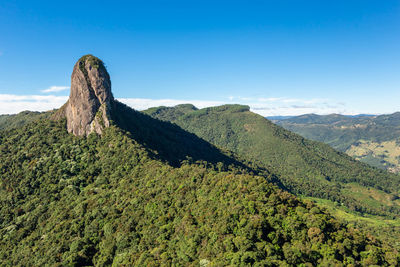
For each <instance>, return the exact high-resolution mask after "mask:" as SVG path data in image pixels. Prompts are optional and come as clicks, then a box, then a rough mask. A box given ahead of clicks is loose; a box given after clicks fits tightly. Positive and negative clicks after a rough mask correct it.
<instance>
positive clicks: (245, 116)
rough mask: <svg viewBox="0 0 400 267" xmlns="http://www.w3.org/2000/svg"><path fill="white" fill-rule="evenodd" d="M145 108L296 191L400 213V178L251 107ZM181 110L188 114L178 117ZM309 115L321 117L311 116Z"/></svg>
mask: <svg viewBox="0 0 400 267" xmlns="http://www.w3.org/2000/svg"><path fill="white" fill-rule="evenodd" d="M144 112H145V113H146V114H149V115H151V116H153V117H155V118H159V119H162V120H168V121H171V122H173V123H175V124H177V125H179V126H181V127H182V128H183V129H185V130H187V131H189V132H192V133H194V134H196V135H197V136H199V137H201V138H203V139H204V140H206V141H209V142H210V143H213V144H214V145H217V146H218V147H222V148H226V149H229V150H232V151H234V152H236V153H237V154H238V155H241V156H243V157H246V158H248V159H250V160H252V161H254V162H256V163H257V164H258V165H259V166H262V167H264V168H266V169H269V170H271V171H272V172H274V173H276V174H277V175H278V176H279V178H280V179H281V181H282V183H283V184H284V186H285V187H286V188H288V189H289V190H290V191H291V192H293V193H295V194H298V195H306V196H310V197H317V198H322V199H328V200H331V201H334V202H338V203H339V205H345V206H347V207H348V208H350V209H351V210H353V211H358V212H361V213H366V214H377V215H390V214H396V217H398V215H399V214H400V213H399V211H400V210H399V205H400V202H399V201H397V200H396V199H398V193H399V190H400V177H399V176H397V175H393V174H389V173H387V172H385V171H382V170H378V169H375V168H372V167H369V166H368V165H366V164H363V163H360V162H358V161H356V160H353V159H352V158H351V157H349V156H347V155H345V154H343V153H340V152H337V151H335V150H334V149H332V148H330V147H329V146H327V145H325V144H322V143H319V142H315V141H310V140H307V139H305V138H303V137H301V136H299V135H297V134H294V133H292V132H289V131H287V130H285V129H283V128H282V127H280V126H277V125H275V124H273V123H271V122H270V121H269V120H267V119H265V118H263V117H262V116H259V115H257V114H255V113H252V112H250V111H249V107H248V106H241V105H224V106H220V107H212V108H205V109H201V110H197V109H195V108H191V109H188V108H187V107H186V106H185V109H182V106H176V107H159V108H152V109H149V110H146V111H144ZM180 113H184V114H183V115H181V116H179V117H177V116H176V114H180ZM169 114H171V116H169ZM307 119H308V120H313V119H314V120H316V119H318V117H315V116H314V115H310V116H309V117H308V118H307ZM332 120H333V119H332ZM354 191H357V192H358V193H357V194H354ZM373 195H375V197H374V196H373ZM376 195H380V197H379V198H381V199H379V198H378V197H376ZM382 198H383V199H382ZM386 198H388V199H389V200H388V201H387V200H386ZM390 199H393V200H394V201H391V200H390Z"/></svg>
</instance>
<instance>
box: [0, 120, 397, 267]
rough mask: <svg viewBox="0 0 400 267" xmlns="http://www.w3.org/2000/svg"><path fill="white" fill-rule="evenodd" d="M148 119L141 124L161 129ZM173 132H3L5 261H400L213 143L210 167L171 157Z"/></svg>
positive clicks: (29, 128) (35, 126)
mask: <svg viewBox="0 0 400 267" xmlns="http://www.w3.org/2000/svg"><path fill="white" fill-rule="evenodd" d="M136 114H137V115H138V116H142V117H141V119H142V120H145V118H146V116H145V115H142V114H139V113H136ZM118 119H119V120H121V118H117V120H118ZM147 122H152V123H153V124H154V125H150V126H149V125H147V126H146V125H140V123H139V122H138V124H137V125H136V126H135V127H137V128H136V131H137V132H140V131H141V128H140V126H143V129H147V130H148V132H147V133H149V134H150V133H152V132H151V131H153V130H154V129H164V126H165V125H166V124H165V123H164V124H161V122H160V124H159V125H158V126H156V124H157V122H158V121H157V120H153V119H151V118H149V119H148V120H147ZM162 125H164V126H162ZM172 129H178V128H177V126H173V125H171V126H170V128H168V127H167V128H165V131H166V133H165V134H164V135H160V136H159V137H158V143H157V144H150V143H144V141H146V142H150V141H151V140H153V138H154V137H149V136H147V137H146V134H147V133H146V131H145V132H142V133H141V134H137V136H138V139H135V138H134V136H135V135H134V133H129V132H126V131H124V130H122V129H120V128H119V127H116V126H112V127H110V128H107V129H106V130H105V131H104V132H103V134H102V135H101V136H99V135H96V134H91V135H89V136H88V137H87V138H86V137H76V136H73V135H71V134H68V133H67V131H66V128H65V120H61V121H51V120H43V119H42V120H40V121H37V122H35V123H30V124H28V125H25V126H24V127H22V128H16V129H11V130H3V131H0V151H1V153H0V157H1V160H0V164H1V166H0V170H1V183H0V202H1V205H0V212H1V216H0V236H1V241H0V262H1V265H3V266H13V265H20V264H21V263H23V265H34V266H41V265H54V266H66V265H71V266H82V265H96V266H105V265H113V266H121V265H132V264H133V263H134V265H136V266H157V265H160V264H165V265H181V266H182V265H185V266H189V265H193V266H194V265H196V266H198V265H199V264H200V265H201V266H207V265H208V266H221V265H235V266H239V265H241V266H247V265H257V266H266V265H267V266H282V265H285V264H289V265H298V264H301V263H307V264H309V265H316V264H321V265H326V266H328V265H332V264H334V263H337V264H339V265H341V264H356V265H357V264H362V265H372V264H376V265H389V264H391V265H396V264H398V261H399V260H400V259H399V255H398V253H397V251H395V250H393V249H392V248H390V247H389V246H387V245H384V244H382V243H380V242H379V241H377V240H376V239H375V238H373V237H372V236H366V235H365V234H363V233H362V232H359V231H357V230H356V229H352V228H349V227H346V226H345V225H343V224H341V223H340V222H338V221H337V220H335V219H333V218H332V217H331V216H330V215H329V214H328V213H327V212H325V211H324V210H321V209H320V208H318V207H317V206H315V204H313V203H312V202H310V201H301V200H299V199H297V198H296V197H294V196H293V195H291V194H289V193H286V192H284V191H281V190H280V189H278V188H276V187H275V186H272V185H271V184H270V183H268V182H267V180H266V179H265V177H261V176H257V175H252V174H251V172H249V171H248V170H247V169H246V168H242V167H241V166H240V164H239V165H238V164H236V163H235V160H228V161H226V157H227V156H224V155H222V154H221V153H220V152H218V151H219V150H217V149H216V148H213V147H212V146H209V149H212V150H214V152H215V153H214V156H215V160H214V162H213V161H212V160H211V158H209V159H210V160H211V162H207V161H205V160H201V157H202V156H203V155H202V154H200V152H198V154H194V155H192V156H196V155H197V156H198V158H197V160H196V161H195V160H194V159H193V157H192V158H190V157H188V158H187V159H186V160H185V159H182V158H181V156H180V155H184V154H186V152H187V151H186V149H185V148H184V147H181V148H182V150H180V149H179V148H177V149H176V152H177V154H178V156H177V157H175V158H174V159H173V160H172V161H171V162H172V163H171V164H170V163H169V161H167V160H165V159H166V158H165V157H166V156H167V155H166V154H165V153H157V151H156V150H155V148H157V147H161V148H163V147H164V148H165V147H168V146H169V145H168V143H169V141H170V140H169V139H168V138H170V137H171V132H169V131H172ZM178 131H181V130H178ZM168 132H169V133H168ZM190 136H192V137H193V135H191V134H189V135H187V137H185V138H187V140H186V142H189V137H190ZM138 140H141V141H138ZM173 142H174V141H173V140H172V144H173ZM192 142H193V143H194V144H197V143H198V142H199V140H198V139H196V138H194V139H193V140H192ZM203 142H204V141H203ZM163 143H164V144H163ZM214 156H213V157H214ZM209 157H210V156H209ZM220 159H221V160H222V161H219V160H220ZM178 161H179V163H178Z"/></svg>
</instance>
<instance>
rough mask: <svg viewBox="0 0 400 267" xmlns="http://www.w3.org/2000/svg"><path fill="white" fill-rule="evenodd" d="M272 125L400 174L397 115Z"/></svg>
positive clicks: (312, 118) (399, 120)
mask: <svg viewBox="0 0 400 267" xmlns="http://www.w3.org/2000/svg"><path fill="white" fill-rule="evenodd" d="M276 123H277V124H279V125H281V126H282V127H284V128H286V129H288V130H290V131H293V132H296V133H298V134H300V135H302V136H304V137H306V138H309V139H312V140H316V141H321V142H324V143H327V144H329V145H330V146H332V147H333V148H335V149H338V150H340V151H342V152H345V153H347V154H349V155H350V156H353V157H355V158H356V159H358V160H360V161H363V162H365V163H368V164H370V165H372V166H376V167H379V168H382V169H387V170H389V171H391V172H395V173H397V172H399V171H400V161H399V158H400V157H399V156H400V140H399V137H400V113H399V112H397V113H393V114H389V115H380V116H359V117H348V116H340V115H336V114H332V115H325V116H321V115H315V114H306V115H302V116H298V117H293V118H290V119H287V120H277V121H276Z"/></svg>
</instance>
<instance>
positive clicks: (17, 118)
mask: <svg viewBox="0 0 400 267" xmlns="http://www.w3.org/2000/svg"><path fill="white" fill-rule="evenodd" d="M51 113H52V112H33V111H22V112H20V113H18V114H13V115H0V130H4V129H12V128H17V127H21V126H23V125H25V124H27V123H30V122H34V121H37V120H39V119H40V118H48V117H50V115H51Z"/></svg>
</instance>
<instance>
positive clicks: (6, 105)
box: [0, 94, 379, 116]
mask: <svg viewBox="0 0 400 267" xmlns="http://www.w3.org/2000/svg"><path fill="white" fill-rule="evenodd" d="M247 99H249V100H247ZM67 100H68V96H55V95H12V94H0V114H14V113H18V112H21V111H24V110H31V111H46V110H51V109H54V108H59V107H61V106H62V105H63V104H64V103H65V102H66V101H67ZM118 100H119V101H121V102H123V103H125V104H127V105H128V106H131V107H132V108H134V109H137V110H144V109H147V108H150V107H157V106H175V105H178V104H188V103H190V104H193V105H195V106H196V107H198V108H204V107H210V106H218V105H223V104H242V105H249V106H250V110H251V111H253V112H255V113H258V114H260V115H262V116H278V115H281V116H284V115H301V114H306V113H316V114H331V113H339V114H348V115H350V114H353V115H354V114H360V113H376V114H378V113H379V112H377V111H373V110H368V112H366V111H365V110H354V109H352V108H349V107H348V105H346V104H345V103H343V102H335V101H329V100H327V99H294V98H285V97H271V98H238V97H233V98H229V97H228V98H226V101H213V100H210V101H208V100H185V99H149V98H118Z"/></svg>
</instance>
